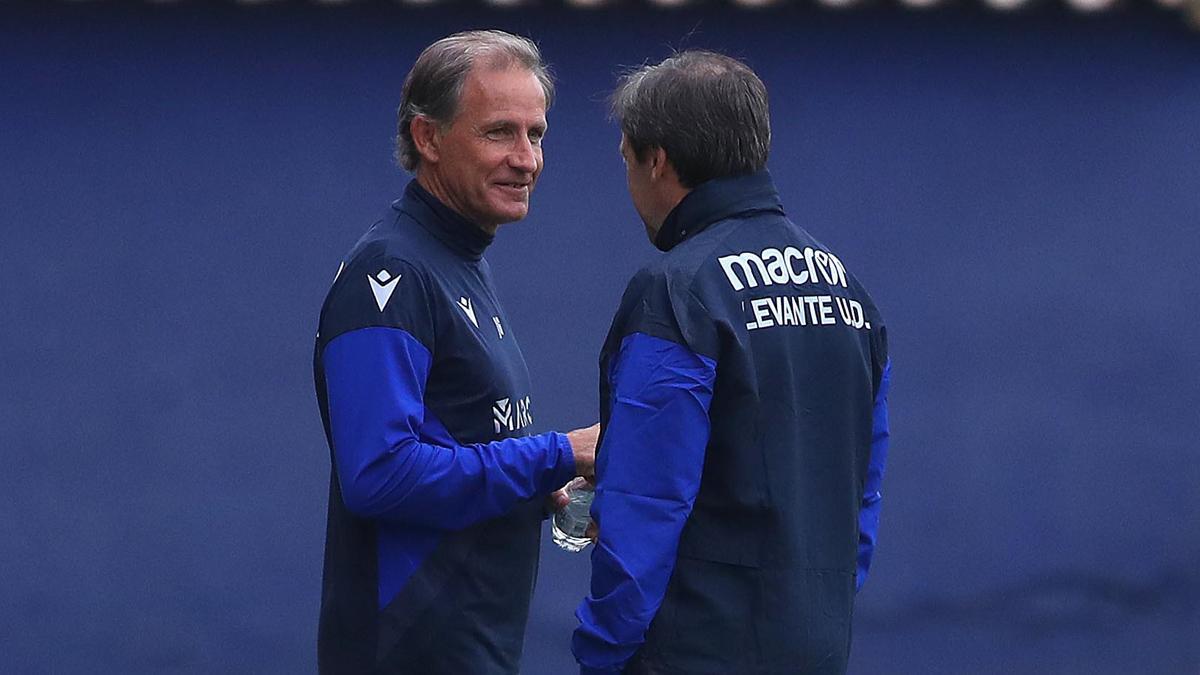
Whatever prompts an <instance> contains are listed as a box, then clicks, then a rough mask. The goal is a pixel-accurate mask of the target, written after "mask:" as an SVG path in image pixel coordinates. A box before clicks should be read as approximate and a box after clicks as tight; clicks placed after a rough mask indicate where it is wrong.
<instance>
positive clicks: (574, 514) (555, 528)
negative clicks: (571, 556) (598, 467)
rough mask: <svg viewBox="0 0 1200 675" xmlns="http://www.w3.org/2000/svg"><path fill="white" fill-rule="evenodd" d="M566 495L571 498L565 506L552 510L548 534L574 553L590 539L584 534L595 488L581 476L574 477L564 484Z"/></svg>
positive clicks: (588, 520) (582, 547)
mask: <svg viewBox="0 0 1200 675" xmlns="http://www.w3.org/2000/svg"><path fill="white" fill-rule="evenodd" d="M565 489H566V491H567V497H568V498H569V499H570V500H571V501H570V502H569V503H568V504H567V505H566V506H564V507H562V508H561V509H559V510H558V511H555V512H554V518H552V519H551V522H550V534H551V535H553V536H554V543H555V544H558V547H559V548H561V549H563V550H565V551H570V552H572V553H576V552H579V551H582V550H583V549H584V548H585V547H586V546H587V545H588V544H590V543H592V540H591V539H588V538H587V537H586V536H584V532H586V531H587V527H588V523H590V522H591V520H592V518H591V515H590V512H591V510H592V498H594V497H595V496H596V492H595V488H593V487H592V485H591V483H588V482H587V481H586V480H584V479H583V478H576V479H574V480H572V481H571V482H570V483H567V486H566V488H565Z"/></svg>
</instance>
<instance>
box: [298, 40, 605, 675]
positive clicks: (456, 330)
mask: <svg viewBox="0 0 1200 675" xmlns="http://www.w3.org/2000/svg"><path fill="white" fill-rule="evenodd" d="M552 94H553V87H552V86H551V82H550V79H549V77H548V75H547V73H546V69H545V67H544V65H543V64H542V62H541V57H540V55H539V53H538V50H537V47H535V46H534V44H533V43H532V42H530V41H529V40H526V39H524V38H520V37H517V36H514V35H509V34H507V33H502V32H499V31H473V32H468V33H459V34H456V35H452V36H450V37H447V38H444V39H442V40H439V41H437V42H435V43H434V44H432V45H430V46H429V47H428V48H426V49H425V51H424V52H422V54H421V55H420V57H419V58H418V59H417V62H416V64H415V65H414V66H413V68H412V71H411V72H410V73H409V75H408V78H407V79H406V81H405V83H404V89H403V93H402V98H401V103H400V111H399V124H398V126H399V129H398V141H397V142H398V152H397V154H398V156H399V159H400V163H401V164H402V165H403V167H404V168H405V169H408V170H410V171H413V172H414V173H415V174H416V179H415V180H413V181H412V182H410V183H409V184H408V187H407V188H406V189H405V191H404V196H403V197H402V198H401V199H399V200H397V201H396V202H395V203H393V204H392V207H391V208H390V209H389V210H388V211H387V212H386V213H385V215H384V216H383V217H382V218H381V219H380V220H379V221H378V222H376V223H375V225H374V226H372V227H371V229H370V230H369V231H368V232H367V233H366V234H365V235H363V237H362V239H360V240H359V242H358V243H357V244H356V245H355V246H354V248H353V249H352V250H351V251H350V253H349V254H348V255H347V256H346V258H345V261H344V262H343V264H342V268H341V269H340V270H339V272H338V275H337V278H336V279H335V281H334V283H333V287H332V288H331V289H330V291H329V295H328V297H327V298H326V300H325V304H324V306H323V307H322V309H321V319H320V333H319V334H318V336H317V345H316V356H315V362H314V377H315V380H316V391H317V398H318V401H319V403H320V408H321V415H322V419H323V422H324V424H325V433H326V437H327V439H328V442H329V448H330V453H331V458H332V460H333V461H332V473H331V477H330V494H329V517H328V524H327V534H326V544H325V574H324V582H323V588H322V594H321V621H320V629H319V636H318V649H317V651H318V661H319V667H320V670H321V672H322V673H353V674H356V675H357V674H362V673H412V674H414V675H418V674H419V675H439V674H443V673H444V674H451V673H453V674H456V675H457V674H466V673H471V674H475V673H479V674H515V673H517V672H518V671H519V659H520V656H521V647H522V642H523V639H524V633H525V621H526V618H527V615H528V612H529V600H530V596H531V594H532V590H533V581H534V576H535V572H536V569H537V555H538V548H539V538H540V534H541V522H542V515H543V508H544V503H545V498H546V496H547V495H548V494H549V493H550V492H551V491H553V490H555V489H556V488H558V487H560V486H562V485H563V484H564V483H566V482H567V481H568V480H570V479H571V478H572V477H574V476H575V475H577V474H579V475H585V476H588V475H590V474H591V463H592V454H593V452H594V447H595V433H596V431H595V429H588V430H577V431H575V432H572V433H571V434H559V433H542V434H534V433H533V431H534V429H535V427H534V412H533V405H532V401H533V399H532V398H531V393H530V382H529V373H528V370H527V369H526V365H525V360H524V358H523V357H522V355H521V350H520V348H519V347H518V346H517V341H516V336H515V335H514V334H513V331H512V328H511V327H510V325H509V321H508V317H507V315H506V314H505V313H504V310H503V309H502V307H501V305H500V302H499V300H498V299H497V297H496V292H495V288H494V284H493V282H492V277H491V271H490V269H489V267H488V264H487V260H486V259H485V258H484V257H483V253H484V250H485V249H486V248H487V247H488V245H489V244H490V243H491V242H492V238H493V236H494V235H495V233H496V230H497V228H498V227H499V226H500V225H501V224H502V223H508V222H512V221H515V220H520V219H521V218H523V217H525V215H526V213H527V212H528V209H529V197H530V193H531V192H532V191H533V187H534V184H535V182H536V181H537V178H538V176H539V175H540V173H541V170H542V148H541V141H542V137H543V135H544V134H545V133H546V109H547V108H548V107H549V104H550V100H551V97H552Z"/></svg>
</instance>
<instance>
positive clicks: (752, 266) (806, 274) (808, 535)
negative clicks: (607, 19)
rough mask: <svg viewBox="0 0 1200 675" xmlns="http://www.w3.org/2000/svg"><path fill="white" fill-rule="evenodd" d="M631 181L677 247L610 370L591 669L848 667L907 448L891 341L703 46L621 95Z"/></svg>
mask: <svg viewBox="0 0 1200 675" xmlns="http://www.w3.org/2000/svg"><path fill="white" fill-rule="evenodd" d="M613 113H614V117H615V118H616V119H617V120H618V121H619V123H620V126H621V131H622V137H621V147H620V149H621V154H622V156H623V157H624V160H625V165H626V172H627V179H628V187H629V192H630V195H631V197H632V199H633V203H634V206H635V207H636V209H637V211H638V214H639V215H640V216H641V218H642V220H643V221H644V223H645V226H646V232H647V234H648V235H649V236H650V239H651V241H652V242H653V243H654V245H655V246H656V247H657V248H659V249H660V250H662V251H664V252H665V255H663V256H662V257H660V258H659V259H657V260H656V261H655V262H653V263H651V264H650V265H648V266H647V267H645V268H644V269H642V270H641V271H640V272H638V273H637V275H635V276H634V278H633V279H632V281H630V283H629V286H628V288H627V289H626V291H625V295H624V297H623V298H622V300H621V304H620V307H619V309H618V310H617V313H616V316H615V318H614V319H613V324H612V329H611V330H610V332H609V335H608V338H607V340H606V341H605V344H604V347H603V350H602V352H601V356H600V373H601V397H600V400H601V416H600V418H601V428H602V429H603V432H602V434H601V440H600V446H599V448H598V449H597V455H596V478H597V487H596V497H595V502H594V504H593V507H592V516H593V519H594V520H595V521H596V525H597V526H598V530H599V535H598V541H597V546H596V548H595V550H594V551H593V553H592V579H591V592H590V595H589V596H588V597H587V598H586V599H585V600H584V601H583V603H582V604H581V605H580V606H579V609H578V611H577V612H576V616H577V617H578V618H579V620H580V622H581V625H580V627H579V629H578V630H577V631H576V632H575V635H574V639H573V643H572V648H573V651H574V653H575V656H576V659H577V660H578V661H579V663H580V666H581V670H582V672H584V673H617V672H627V673H664V674H666V673H669V674H678V673H688V674H701V673H710V674H717V673H720V674H722V675H731V674H737V673H756V674H760V673H842V672H844V671H845V669H846V664H847V659H848V656H849V649H850V622H851V616H852V614H853V607H854V595H855V592H856V591H857V589H858V588H860V587H861V586H862V584H863V582H864V581H865V580H866V575H867V569H868V565H869V564H870V560H871V554H872V551H873V549H874V542H875V534H876V529H877V524H878V515H879V500H880V494H879V485H880V480H881V478H882V473H883V466H884V460H885V458H886V454H887V445H888V423H887V392H888V383H889V380H890V372H891V367H890V362H889V360H888V346H887V333H886V330H885V329H884V325H883V320H882V318H881V316H880V314H879V312H878V311H877V310H876V308H875V305H874V303H872V301H871V299H870V297H869V296H868V295H867V292H866V291H865V290H864V289H863V287H862V286H861V285H860V284H859V282H858V281H857V280H856V279H855V277H854V276H853V275H851V274H850V273H849V272H848V271H847V270H846V267H845V266H844V265H843V263H842V261H841V259H839V258H838V257H837V256H836V255H834V254H833V253H832V252H831V251H830V250H829V249H828V248H827V247H825V246H824V245H822V244H820V243H819V242H817V241H816V240H815V239H813V237H812V236H810V235H809V234H808V233H807V232H806V231H805V230H804V229H802V228H801V227H799V226H797V225H796V224H794V223H793V222H792V221H791V220H789V219H788V217H787V216H786V215H785V213H784V210H783V206H782V205H781V203H780V200H779V195H778V193H777V192H776V189H775V186H774V184H773V182H772V179H771V176H770V174H769V173H768V172H767V171H766V162H767V154H768V149H769V147H770V123H769V119H768V111H767V94H766V89H765V87H764V86H763V84H762V82H761V81H760V80H759V78H758V77H757V76H756V75H755V74H754V72H753V71H751V70H750V69H749V68H748V67H746V66H745V65H743V64H742V63H740V62H738V61H736V60H734V59H731V58H728V57H725V56H722V55H719V54H714V53H710V52H698V51H691V52H684V53H681V54H677V55H675V56H672V57H671V58H668V59H666V60H665V61H663V62H662V63H659V64H657V65H652V66H646V67H643V68H641V69H639V70H637V71H635V72H633V73H632V74H630V75H628V76H627V77H625V78H624V79H623V80H622V82H621V84H620V86H619V88H618V90H617V92H616V93H615V95H614V97H613Z"/></svg>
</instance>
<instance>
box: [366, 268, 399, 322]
mask: <svg viewBox="0 0 1200 675" xmlns="http://www.w3.org/2000/svg"><path fill="white" fill-rule="evenodd" d="M401 276H403V275H401V274H397V275H396V276H392V274H391V272H388V271H387V270H379V273H378V274H376V275H375V276H371V275H370V274H368V275H367V281H369V282H371V292H372V293H374V294H375V304H376V305H379V311H381V312H382V311H383V308H384V307H387V304H388V300H391V299H392V291H394V290H396V282H397V281H398V280H399V279H400V277H401Z"/></svg>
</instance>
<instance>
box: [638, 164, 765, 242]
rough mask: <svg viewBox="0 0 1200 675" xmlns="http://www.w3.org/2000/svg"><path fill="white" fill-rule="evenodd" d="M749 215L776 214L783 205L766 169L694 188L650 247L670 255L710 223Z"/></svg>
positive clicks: (668, 218) (672, 212) (676, 207)
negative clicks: (670, 252)
mask: <svg viewBox="0 0 1200 675" xmlns="http://www.w3.org/2000/svg"><path fill="white" fill-rule="evenodd" d="M750 211H778V212H780V213H783V203H782V202H780V201H779V193H778V192H777V191H776V190H775V181H773V180H771V173H770V172H769V171H767V170H766V169H763V170H762V171H758V172H756V173H751V174H747V175H744V176H732V177H729V178H714V179H712V180H710V181H705V182H703V183H701V184H699V185H697V186H696V187H695V189H693V190H692V191H691V192H689V193H687V195H686V196H685V197H684V198H683V200H682V201H680V202H679V203H678V204H676V205H675V208H674V209H671V212H670V213H669V214H667V217H666V219H665V220H663V224H662V227H661V228H659V230H658V235H657V236H655V237H654V246H655V247H657V248H658V250H660V251H670V250H671V249H672V248H674V247H675V245H676V244H678V243H679V242H681V241H683V240H684V239H687V238H688V237H690V236H692V235H694V234H696V233H697V232H700V231H701V230H703V229H704V228H706V227H708V226H709V225H712V224H713V223H715V222H717V221H721V220H725V219H726V218H729V217H732V216H735V215H738V214H740V213H747V212H750Z"/></svg>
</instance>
